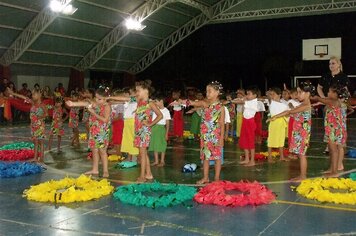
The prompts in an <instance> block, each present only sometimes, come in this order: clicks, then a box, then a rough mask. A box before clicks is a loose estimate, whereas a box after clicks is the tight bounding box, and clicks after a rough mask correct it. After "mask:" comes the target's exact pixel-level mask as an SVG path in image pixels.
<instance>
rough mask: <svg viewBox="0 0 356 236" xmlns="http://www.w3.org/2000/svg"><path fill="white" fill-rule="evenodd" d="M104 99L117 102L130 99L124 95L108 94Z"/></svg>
mask: <svg viewBox="0 0 356 236" xmlns="http://www.w3.org/2000/svg"><path fill="white" fill-rule="evenodd" d="M105 99H106V100H114V101H118V102H129V101H130V100H131V98H130V97H125V96H110V97H106V98H105Z"/></svg>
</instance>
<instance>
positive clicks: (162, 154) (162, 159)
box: [158, 152, 166, 167]
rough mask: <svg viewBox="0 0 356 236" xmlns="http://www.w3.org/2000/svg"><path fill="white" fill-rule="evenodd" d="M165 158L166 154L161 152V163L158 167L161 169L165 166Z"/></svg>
mask: <svg viewBox="0 0 356 236" xmlns="http://www.w3.org/2000/svg"><path fill="white" fill-rule="evenodd" d="M165 158H166V153H165V152H162V153H161V163H159V164H158V166H160V167H162V166H164V165H165V164H166V162H165Z"/></svg>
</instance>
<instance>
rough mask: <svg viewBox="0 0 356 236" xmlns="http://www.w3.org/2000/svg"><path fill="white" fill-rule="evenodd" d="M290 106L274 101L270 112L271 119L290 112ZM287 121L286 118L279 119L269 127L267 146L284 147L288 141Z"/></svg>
mask: <svg viewBox="0 0 356 236" xmlns="http://www.w3.org/2000/svg"><path fill="white" fill-rule="evenodd" d="M288 109H289V108H288V106H287V105H286V104H284V103H281V102H276V101H272V102H271V104H270V106H269V110H270V114H271V117H273V116H275V115H277V114H280V113H282V112H284V111H286V110H288ZM287 125H288V123H287V119H286V118H285V117H280V118H277V119H275V120H273V121H271V122H270V123H269V125H268V139H267V146H268V147H270V148H280V147H284V142H285V139H286V128H287Z"/></svg>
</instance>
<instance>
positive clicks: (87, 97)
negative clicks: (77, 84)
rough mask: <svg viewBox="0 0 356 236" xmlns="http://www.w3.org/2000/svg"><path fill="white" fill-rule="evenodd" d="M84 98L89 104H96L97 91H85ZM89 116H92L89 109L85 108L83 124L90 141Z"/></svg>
mask: <svg viewBox="0 0 356 236" xmlns="http://www.w3.org/2000/svg"><path fill="white" fill-rule="evenodd" d="M82 97H83V98H84V100H85V101H87V102H89V103H92V102H95V100H94V97H95V90H94V89H86V90H84V92H83V93H82ZM89 116H90V113H89V111H88V109H87V108H85V107H84V109H83V116H82V122H83V123H84V124H85V129H86V131H87V139H89ZM88 147H89V146H88Z"/></svg>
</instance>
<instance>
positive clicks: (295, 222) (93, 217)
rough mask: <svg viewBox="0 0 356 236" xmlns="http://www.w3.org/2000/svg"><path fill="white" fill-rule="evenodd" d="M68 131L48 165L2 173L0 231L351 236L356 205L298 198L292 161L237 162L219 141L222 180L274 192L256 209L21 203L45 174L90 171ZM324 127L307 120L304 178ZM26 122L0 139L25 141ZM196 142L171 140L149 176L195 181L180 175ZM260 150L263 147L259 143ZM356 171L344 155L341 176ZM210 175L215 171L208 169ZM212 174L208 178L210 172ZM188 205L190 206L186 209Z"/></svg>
mask: <svg viewBox="0 0 356 236" xmlns="http://www.w3.org/2000/svg"><path fill="white" fill-rule="evenodd" d="M348 129H349V131H348V133H349V139H348V147H349V148H354V149H356V136H355V135H354V134H355V130H356V122H355V120H354V119H351V120H349V126H348ZM69 135H70V131H69V130H66V136H65V138H64V141H63V145H62V146H63V153H61V154H57V153H56V152H55V150H54V151H53V152H46V156H45V162H46V164H47V165H48V169H47V170H46V171H45V172H44V173H42V174H38V175H31V176H27V177H19V178H12V179H0V201H1V205H0V206H1V207H0V209H1V216H0V235H165V236H167V235H356V224H355V222H356V221H355V216H356V207H355V206H348V205H336V204H321V203H318V202H316V201H311V200H307V199H304V198H303V197H301V196H299V195H297V194H296V193H295V192H293V191H292V190H291V186H296V185H295V184H291V183H289V182H288V181H287V180H288V179H290V178H291V177H294V176H296V175H297V172H298V170H299V169H298V168H299V167H298V161H291V162H277V163H275V164H272V165H271V164H267V163H264V162H259V163H258V165H257V166H256V167H249V168H247V167H242V166H239V165H238V157H239V155H240V154H241V151H240V150H239V149H237V147H236V143H235V144H234V143H228V144H226V146H225V164H224V165H223V170H222V176H221V177H222V179H225V180H233V181H237V180H240V179H247V180H257V181H260V182H262V183H264V184H266V185H267V186H268V187H269V188H271V189H272V190H273V192H275V193H276V194H277V200H276V201H275V202H273V203H272V204H270V205H263V206H258V207H250V206H248V207H243V208H241V207H237V208H230V207H218V206H207V205H198V204H196V203H195V202H190V203H189V202H188V203H187V204H185V205H178V206H175V207H170V208H157V209H150V208H145V207H136V206H131V205H125V204H122V203H120V202H119V201H117V200H114V199H113V197H112V196H108V197H104V198H102V199H99V200H98V201H90V202H84V203H74V204H66V205H56V204H46V203H37V202H32V201H27V200H26V199H24V198H23V197H22V192H23V190H24V189H26V188H28V187H29V186H30V185H35V184H38V183H41V182H44V181H47V180H50V179H61V178H63V177H65V176H66V175H68V176H73V177H77V176H79V174H80V173H83V172H84V171H86V170H89V169H90V166H91V163H90V161H88V160H87V159H86V155H87V153H86V150H85V148H84V146H85V145H82V148H81V149H74V148H72V147H69ZM322 135H323V127H322V124H321V120H319V119H315V120H313V130H312V145H311V148H310V150H309V159H308V164H309V170H308V174H309V176H310V177H317V176H321V171H323V170H325V169H326V168H327V167H328V159H327V156H326V155H325V154H323V153H322V151H323V149H324V147H325V144H323V143H322ZM29 136H30V130H29V128H28V126H24V125H22V126H20V125H19V126H12V127H2V128H0V145H4V144H8V143H11V142H15V141H28V140H29V139H28V138H29ZM198 145H199V144H198V143H197V142H194V141H189V140H186V141H184V143H182V144H171V145H170V146H169V148H168V150H167V161H166V163H167V164H166V167H164V168H158V167H153V168H152V170H153V175H154V176H155V178H156V180H157V181H160V182H162V183H181V184H194V183H195V182H196V181H197V180H198V179H200V178H201V170H198V171H197V172H196V173H182V172H181V168H182V166H183V165H184V164H185V163H192V162H195V163H199V160H198V158H199V150H198ZM259 149H260V150H261V151H265V149H266V147H265V146H261V147H259ZM353 171H356V158H353V159H352V158H348V157H347V156H346V160H345V171H344V172H343V174H344V176H345V177H347V176H348V174H349V173H351V172H353ZM138 172H139V168H132V169H123V170H120V169H115V168H114V164H113V163H111V164H110V174H111V176H110V180H111V181H112V184H113V185H115V186H119V185H121V184H127V183H130V182H132V181H135V179H136V178H137V176H138ZM211 173H212V174H213V171H212V172H211ZM211 179H213V176H211ZM188 205H190V206H191V207H187V206H188Z"/></svg>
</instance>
